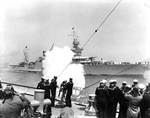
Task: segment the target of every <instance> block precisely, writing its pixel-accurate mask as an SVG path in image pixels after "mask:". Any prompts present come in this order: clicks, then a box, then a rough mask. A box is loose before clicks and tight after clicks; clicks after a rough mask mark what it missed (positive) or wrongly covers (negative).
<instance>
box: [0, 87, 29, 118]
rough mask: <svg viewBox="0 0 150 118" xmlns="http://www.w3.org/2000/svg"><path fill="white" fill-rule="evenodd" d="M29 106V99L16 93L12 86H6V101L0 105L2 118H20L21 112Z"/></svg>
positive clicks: (0, 116)
mask: <svg viewBox="0 0 150 118" xmlns="http://www.w3.org/2000/svg"><path fill="white" fill-rule="evenodd" d="M29 105H30V102H29V100H28V99H27V98H25V97H24V96H22V95H20V94H18V93H16V92H14V91H13V89H12V86H6V88H5V89H4V100H3V101H2V103H1V104H0V118H20V117H21V110H23V109H24V108H26V107H28V106H29Z"/></svg>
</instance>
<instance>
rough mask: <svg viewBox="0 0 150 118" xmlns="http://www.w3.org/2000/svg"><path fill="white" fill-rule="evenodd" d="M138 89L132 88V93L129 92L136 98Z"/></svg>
mask: <svg viewBox="0 0 150 118" xmlns="http://www.w3.org/2000/svg"><path fill="white" fill-rule="evenodd" d="M139 93H140V92H139V88H138V87H133V88H132V91H131V94H132V95H133V96H135V97H136V96H138V95H139Z"/></svg>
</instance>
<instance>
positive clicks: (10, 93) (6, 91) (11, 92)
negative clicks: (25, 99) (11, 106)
mask: <svg viewBox="0 0 150 118" xmlns="http://www.w3.org/2000/svg"><path fill="white" fill-rule="evenodd" d="M13 95H14V89H13V87H12V86H11V85H7V86H6V88H5V89H4V98H5V99H9V98H11V97H12V96H13Z"/></svg>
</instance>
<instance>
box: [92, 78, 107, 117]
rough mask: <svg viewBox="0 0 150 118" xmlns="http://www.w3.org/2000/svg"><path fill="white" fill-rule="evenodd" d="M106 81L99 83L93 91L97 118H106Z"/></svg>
mask: <svg viewBox="0 0 150 118" xmlns="http://www.w3.org/2000/svg"><path fill="white" fill-rule="evenodd" d="M106 83H107V81H106V80H102V81H100V84H99V87H97V88H96V91H95V106H96V116H97V118H107V109H108V100H107V99H108V89H107V88H108V87H107V86H106Z"/></svg>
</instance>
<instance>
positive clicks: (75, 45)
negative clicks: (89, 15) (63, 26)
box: [71, 27, 83, 56]
mask: <svg viewBox="0 0 150 118" xmlns="http://www.w3.org/2000/svg"><path fill="white" fill-rule="evenodd" d="M72 38H73V43H72V49H71V50H72V51H73V52H74V53H75V55H74V56H81V55H82V51H83V49H82V48H80V47H79V45H80V42H79V41H78V36H77V35H76V32H75V28H74V27H73V28H72Z"/></svg>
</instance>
